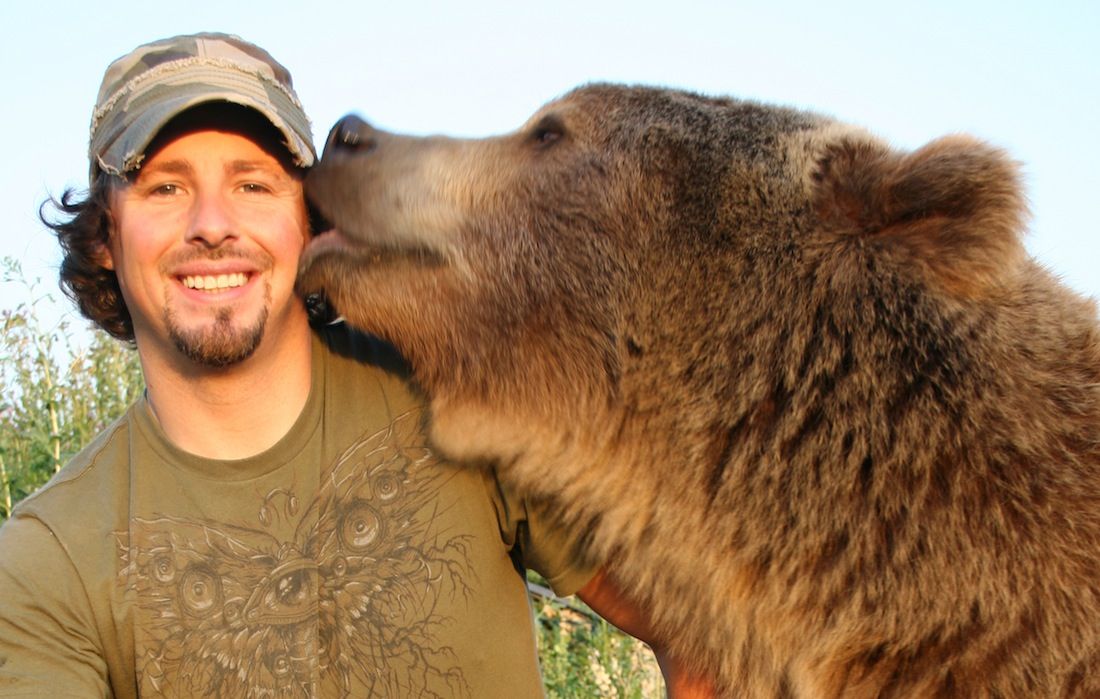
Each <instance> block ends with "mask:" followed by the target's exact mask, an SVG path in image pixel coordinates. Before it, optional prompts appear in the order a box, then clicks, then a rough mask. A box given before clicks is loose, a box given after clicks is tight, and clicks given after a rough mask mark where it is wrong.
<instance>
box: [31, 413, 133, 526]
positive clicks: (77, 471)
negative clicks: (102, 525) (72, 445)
mask: <svg viewBox="0 0 1100 699" xmlns="http://www.w3.org/2000/svg"><path fill="white" fill-rule="evenodd" d="M132 410H134V407H133V406H131V407H130V408H129V409H128V410H127V411H126V412H124V413H123V414H122V415H121V416H120V417H118V418H117V419H115V421H114V422H112V423H111V424H110V425H108V426H107V427H106V428H105V429H103V430H102V431H101V432H100V433H99V434H98V435H97V436H96V437H95V438H94V439H92V441H91V442H89V443H88V444H87V445H86V446H85V447H84V448H83V449H81V450H80V451H79V452H77V453H76V454H75V455H73V457H72V458H71V459H69V461H68V462H67V463H66V464H65V466H63V467H62V468H61V469H60V470H59V471H58V472H57V473H55V474H54V475H53V477H51V478H50V480H49V481H48V482H47V483H46V484H45V485H43V486H42V487H41V488H39V489H38V490H37V491H35V492H34V493H32V494H30V495H28V496H27V497H26V498H24V499H23V500H22V501H21V502H20V503H19V504H18V505H16V507H15V508H14V510H13V512H12V515H13V516H32V517H35V518H36V519H39V520H41V521H42V522H43V523H45V524H47V526H50V527H51V528H52V522H54V521H77V520H79V518H80V514H81V513H83V512H85V511H88V510H89V509H90V510H91V511H94V512H103V511H105V510H106V509H107V508H113V507H114V506H115V503H116V501H117V500H118V499H119V498H125V492H124V491H125V489H126V487H127V481H128V476H129V472H130V467H129V466H130V465H129V460H130V459H129V454H130V449H129V443H130V440H129V433H130V429H131V426H130V413H131V411H132Z"/></svg>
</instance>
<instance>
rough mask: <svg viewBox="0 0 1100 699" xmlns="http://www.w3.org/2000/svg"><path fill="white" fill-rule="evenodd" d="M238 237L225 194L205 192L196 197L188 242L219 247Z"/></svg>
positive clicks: (192, 209)
mask: <svg viewBox="0 0 1100 699" xmlns="http://www.w3.org/2000/svg"><path fill="white" fill-rule="evenodd" d="M235 237H237V232H236V226H235V225H234V218H233V215H232V210H231V207H230V202H229V201H227V200H226V197H225V195H224V194H222V193H220V192H204V193H200V194H199V195H198V196H196V198H195V201H194V204H193V205H192V207H191V220H190V222H189V226H188V229H187V241H188V242H194V243H201V244H203V245H206V246H207V247H217V246H219V245H221V244H222V243H224V242H225V241H226V240H227V239H229V238H235Z"/></svg>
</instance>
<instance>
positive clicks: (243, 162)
mask: <svg viewBox="0 0 1100 699" xmlns="http://www.w3.org/2000/svg"><path fill="white" fill-rule="evenodd" d="M257 170H264V171H267V172H273V173H277V172H281V171H282V168H280V167H278V166H276V165H272V164H271V163H269V162H267V161H265V160H247V159H243V158H242V159H239V160H231V161H229V162H228V163H226V165H225V171H226V172H229V173H232V174H240V173H244V172H255V171H257Z"/></svg>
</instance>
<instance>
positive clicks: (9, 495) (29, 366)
mask: <svg viewBox="0 0 1100 699" xmlns="http://www.w3.org/2000/svg"><path fill="white" fill-rule="evenodd" d="M0 265H2V267H0V269H2V272H3V281H4V282H5V283H6V284H9V285H16V286H19V287H22V289H23V290H24V292H25V293H24V295H25V296H26V299H27V300H25V301H23V302H22V303H19V304H17V305H16V306H15V307H14V308H10V309H4V310H3V311H0V322H2V327H3V336H2V338H0V387H2V389H3V393H2V395H3V398H2V400H0V522H2V521H3V520H4V519H7V517H8V516H9V515H10V513H11V508H12V506H13V505H14V504H15V503H17V502H18V501H19V500H20V499H22V498H24V497H26V496H27V495H29V494H30V493H32V492H34V490H35V489H36V488H38V487H39V486H41V485H42V484H44V483H45V482H46V481H47V480H49V478H50V476H52V475H53V474H54V473H55V472H56V471H57V470H58V469H59V468H61V466H62V465H63V464H64V463H65V462H66V461H67V460H68V459H69V457H71V456H72V455H73V454H75V453H76V452H77V451H79V450H80V449H81V448H82V447H83V446H84V445H85V444H87V443H88V441H89V440H91V438H92V437H94V436H95V435H96V434H98V433H99V432H100V431H101V430H102V429H103V428H105V427H106V426H107V425H108V424H110V422H111V421H112V420H114V419H115V418H116V417H117V416H119V415H121V414H122V412H123V411H124V410H125V409H126V407H127V406H128V405H129V404H130V403H131V402H133V400H134V399H135V398H137V396H138V395H139V393H140V392H141V391H142V390H143V388H144V382H143V381H142V377H141V368H140V366H139V364H138V360H137V353H136V352H135V351H134V350H133V349H132V348H131V347H129V346H126V345H124V344H122V343H120V342H118V341H116V340H114V339H113V338H111V337H110V336H108V335H107V334H106V333H104V332H101V331H93V332H91V333H75V332H74V331H73V329H72V328H71V327H70V325H69V324H68V322H67V321H58V322H57V323H56V324H54V325H52V326H50V327H44V325H43V321H42V318H43V316H44V315H45V314H44V312H43V311H44V308H43V307H44V306H47V305H49V304H53V303H54V300H53V298H52V296H51V295H50V294H46V293H42V292H41V291H40V286H41V284H40V282H39V281H37V280H36V281H35V282H27V281H26V280H25V277H24V276H23V272H22V270H21V269H20V266H19V264H18V262H16V261H14V260H11V259H9V258H5V259H4V260H3V261H2V262H0ZM78 337H82V338H83V342H80V341H78V339H77V338H78ZM532 588H533V590H535V592H533V593H532V606H533V608H534V612H535V619H536V625H537V629H538V649H539V658H540V661H541V663H542V668H543V680H544V684H545V687H546V694H547V697H548V699H582V698H583V699H589V698H591V697H618V698H620V699H635V698H641V697H661V696H664V685H663V683H662V680H661V675H660V672H659V670H658V668H657V663H656V661H655V660H654V659H653V654H652V653H651V652H650V651H649V649H648V647H646V646H645V645H644V644H642V643H639V642H638V641H636V640H634V639H633V638H630V637H629V636H626V635H625V634H623V633H621V632H619V631H618V630H617V629H615V628H614V627H612V626H610V625H608V624H607V622H605V621H603V620H602V619H600V618H599V617H598V616H596V615H595V614H594V613H592V612H591V610H588V609H587V608H586V607H584V605H582V604H580V603H579V602H576V603H574V602H572V601H563V600H558V599H555V598H553V597H552V596H550V595H549V594H548V591H546V592H540V591H539V590H541V587H540V581H539V580H537V578H533V579H532Z"/></svg>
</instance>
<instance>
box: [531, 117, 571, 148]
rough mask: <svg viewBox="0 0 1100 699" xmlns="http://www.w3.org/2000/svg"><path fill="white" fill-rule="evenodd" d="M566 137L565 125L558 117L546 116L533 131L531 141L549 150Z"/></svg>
mask: <svg viewBox="0 0 1100 699" xmlns="http://www.w3.org/2000/svg"><path fill="white" fill-rule="evenodd" d="M564 136H565V125H564V124H562V122H561V119H559V118H558V117H556V116H546V117H543V118H542V119H540V120H539V123H537V124H535V128H534V129H532V130H531V140H532V141H534V143H535V145H536V146H538V147H540V148H547V147H549V146H552V145H554V144H555V143H557V142H558V141H560V140H561V139H562V138H563V137H564Z"/></svg>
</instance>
